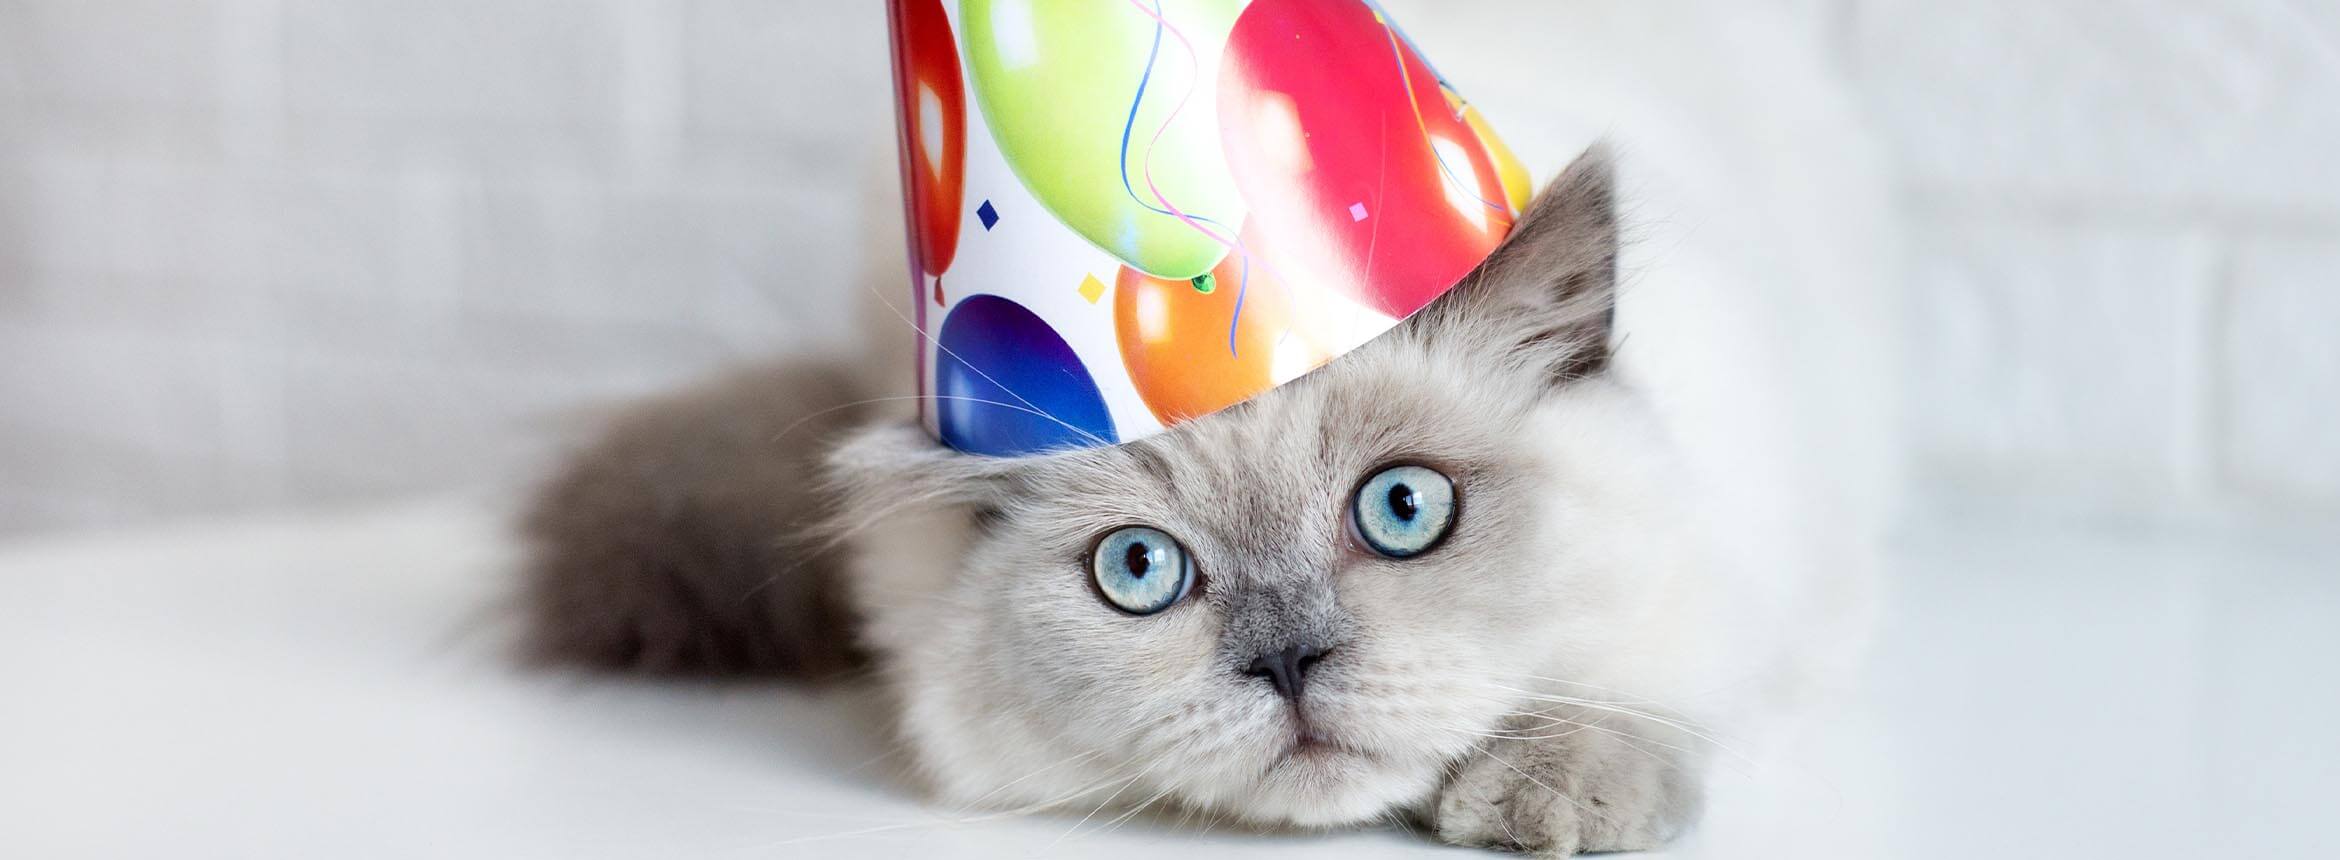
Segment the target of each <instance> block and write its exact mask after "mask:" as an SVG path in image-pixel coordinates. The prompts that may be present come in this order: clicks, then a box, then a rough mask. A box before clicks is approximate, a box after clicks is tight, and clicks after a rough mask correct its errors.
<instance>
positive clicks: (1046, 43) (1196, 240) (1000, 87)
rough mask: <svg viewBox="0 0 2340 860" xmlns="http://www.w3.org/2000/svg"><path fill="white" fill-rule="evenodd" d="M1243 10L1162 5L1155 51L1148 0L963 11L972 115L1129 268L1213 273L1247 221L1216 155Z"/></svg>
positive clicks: (972, 1) (983, 0) (1050, 199)
mask: <svg viewBox="0 0 2340 860" xmlns="http://www.w3.org/2000/svg"><path fill="white" fill-rule="evenodd" d="M1244 2H1245V0H1160V6H1159V8H1160V9H1161V12H1162V17H1163V19H1164V20H1165V21H1166V22H1167V25H1166V26H1163V27H1161V28H1160V34H1161V43H1160V47H1159V49H1158V50H1157V49H1156V47H1155V34H1156V32H1157V24H1156V21H1155V19H1154V17H1153V15H1152V14H1151V10H1152V9H1153V8H1154V6H1153V3H1152V2H1150V0H1140V2H1138V3H1131V2H1127V0H962V2H961V3H960V5H959V26H960V32H961V33H962V34H963V36H964V42H965V45H964V49H965V54H966V57H967V70H968V72H969V75H968V76H969V78H971V79H972V81H973V84H974V90H975V100H976V104H977V105H978V106H979V107H980V108H981V109H982V111H983V120H984V123H985V124H986V125H988V126H990V127H991V137H992V139H993V140H995V141H997V142H998V143H999V150H1000V152H1001V153H1002V154H1004V155H1006V156H1007V162H1008V166H1009V167H1010V168H1011V169H1013V170H1014V171H1015V173H1016V178H1018V179H1021V180H1023V182H1024V187H1025V188H1027V189H1029V190H1030V191H1031V192H1032V196H1033V197H1035V198H1037V199H1038V200H1039V201H1040V204H1041V205H1042V206H1045V207H1047V208H1048V211H1049V212H1050V213H1051V214H1054V215H1055V216H1056V217H1057V220H1059V221H1063V222H1064V224H1065V226H1068V227H1071V228H1072V229H1073V230H1074V231H1075V232H1078V233H1080V234H1081V235H1082V236H1083V237H1086V238H1087V239H1088V240H1089V241H1090V242H1092V243H1094V244H1096V246H1097V247H1099V248H1103V249H1104V250H1105V251H1106V252H1107V253H1110V254H1112V255H1113V256H1115V257H1118V258H1120V259H1121V261H1122V262H1124V263H1128V264H1129V266H1130V267H1131V268H1133V269H1137V270H1138V271H1141V272H1144V273H1146V274H1149V275H1153V276H1155V277H1159V278H1168V279H1180V280H1183V279H1187V278H1192V277H1194V276H1196V275H1200V274H1203V273H1205V272H1208V271H1210V270H1211V267H1212V266H1215V265H1217V264H1218V262H1219V260H1220V259H1221V258H1224V257H1225V256H1226V255H1227V243H1228V242H1232V241H1233V240H1234V239H1235V233H1236V230H1237V229H1238V228H1239V227H1240V226H1241V224H1242V219H1243V199H1242V197H1241V195H1240V194H1238V193H1237V191H1236V189H1235V179H1234V177H1233V175H1232V174H1231V173H1230V172H1229V171H1228V169H1227V163H1226V157H1225V156H1224V155H1223V154H1221V152H1220V149H1219V120H1218V110H1219V104H1218V87H1217V82H1218V76H1219V54H1220V52H1221V50H1222V49H1223V48H1224V47H1225V45H1226V43H1227V33H1228V31H1229V30H1232V29H1233V28H1234V26H1235V18H1236V16H1237V15H1238V14H1240V13H1241V12H1242V11H1243V5H1244ZM1180 36H1183V37H1184V39H1180V38H1179V37H1180ZM1190 48H1191V53H1190V52H1189V49H1190ZM1149 54H1151V55H1152V56H1153V63H1152V65H1151V67H1150V68H1149V66H1148V64H1147V58H1148V55H1149ZM1141 79H1142V80H1144V82H1145V95H1144V98H1143V100H1142V101H1141V100H1140V99H1139V98H1138V88H1139V82H1140V80H1141ZM1182 102H1183V103H1182ZM1133 103H1135V104H1136V105H1137V110H1136V113H1135V117H1134V119H1133V118H1132V113H1131V109H1130V108H1131V105H1132V104H1133ZM1165 123H1167V126H1165ZM1125 128H1126V129H1127V132H1128V143H1127V148H1128V149H1127V165H1128V173H1127V175H1126V179H1127V184H1126V185H1125V184H1124V178H1125V177H1124V174H1123V164H1124V157H1123V145H1124V144H1123V130H1124V129H1125ZM1157 132H1158V133H1159V136H1158V137H1157ZM1149 178H1150V179H1151V182H1150V184H1149V181H1148V180H1149ZM1157 189H1158V190H1159V193H1160V199H1157V198H1156V196H1155V194H1156V190H1157ZM1164 201H1167V204H1168V205H1164ZM1164 209H1174V210H1176V211H1178V212H1183V213H1185V214H1186V215H1187V216H1188V217H1189V218H1192V219H1194V220H1195V221H1198V222H1200V229H1198V228H1197V225H1194V224H1189V223H1187V222H1186V220H1185V219H1181V218H1179V217H1176V216H1174V215H1171V214H1167V213H1165V212H1162V211H1157V210H1164ZM1206 230H1207V231H1209V232H1207V233H1206V232H1205V231H1206ZM1211 233H1216V234H1218V236H1219V237H1220V238H1213V237H1212V236H1211V235H1210V234H1211Z"/></svg>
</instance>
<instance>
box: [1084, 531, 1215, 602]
mask: <svg viewBox="0 0 2340 860" xmlns="http://www.w3.org/2000/svg"><path fill="white" fill-rule="evenodd" d="M1089 576H1090V577H1091V578H1092V579H1094V580H1095V581H1096V583H1097V593H1098V594H1100V595H1103V596H1104V597H1105V602H1107V603H1110V604H1113V608H1115V609H1119V610H1121V611H1123V612H1127V613H1129V614H1131V615H1152V614H1154V613H1156V612H1160V611H1162V610H1164V609H1168V608H1170V607H1171V605H1172V604H1175V603H1177V602H1178V601H1179V599H1180V598H1183V597H1185V596H1186V592H1187V591H1188V590H1189V589H1191V588H1193V586H1194V561H1193V560H1192V559H1189V558H1188V557H1187V555H1186V547H1183V546H1179V545H1178V540H1177V539H1176V538H1173V537H1171V536H1170V535H1169V534H1168V533H1166V532H1164V531H1162V530H1161V529H1154V528H1147V527H1145V526H1124V527H1122V528H1118V529H1114V530H1113V531H1111V532H1108V533H1106V535H1105V537H1104V539H1103V540H1099V541H1097V548H1096V549H1094V550H1091V551H1090V552H1089Z"/></svg>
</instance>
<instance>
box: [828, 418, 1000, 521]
mask: <svg viewBox="0 0 2340 860" xmlns="http://www.w3.org/2000/svg"><path fill="white" fill-rule="evenodd" d="M827 463H828V476H829V483H830V485H831V487H832V488H833V489H834V490H835V491H836V493H837V494H838V496H839V497H840V498H841V500H842V501H843V503H844V504H843V505H842V510H840V511H839V514H840V515H841V516H842V518H843V519H845V520H846V521H848V522H864V523H866V522H877V521H880V520H883V519H884V518H886V517H888V516H891V515H893V514H898V513H912V512H918V511H933V510H941V509H948V508H962V509H969V510H978V511H979V510H984V509H989V508H996V507H999V506H1000V505H1002V504H1004V503H1005V502H1006V501H1007V499H1008V497H1009V495H1010V493H1011V492H1012V491H1013V490H1014V488H1015V483H1016V466H1017V464H1018V461H1017V460H1015V459H1013V458H1007V457H980V456H976V455H974V454H966V453H961V452H959V451H956V450H953V449H951V448H950V447H949V446H946V445H944V444H942V443H941V442H938V441H935V438H934V437H933V436H931V435H928V434H927V432H926V431H925V430H923V429H921V428H919V427H918V425H916V424H915V423H911V422H900V423H895V422H887V423H882V424H877V425H873V426H869V427H865V428H862V429H861V430H858V431H855V432H854V433H852V434H850V435H848V436H846V437H845V439H844V441H842V442H841V443H839V444H838V445H837V447H835V448H833V449H831V450H830V452H829V456H828V461H827Z"/></svg>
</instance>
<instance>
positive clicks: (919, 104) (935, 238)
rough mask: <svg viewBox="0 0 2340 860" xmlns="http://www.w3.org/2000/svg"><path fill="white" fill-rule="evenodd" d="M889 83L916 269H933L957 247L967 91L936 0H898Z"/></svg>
mask: <svg viewBox="0 0 2340 860" xmlns="http://www.w3.org/2000/svg"><path fill="white" fill-rule="evenodd" d="M893 9H894V16H895V20H894V30H893V32H894V89H895V93H894V95H895V98H896V99H897V101H896V106H897V110H899V111H900V116H899V119H900V126H901V134H902V150H903V152H902V184H903V193H904V194H905V195H906V196H907V201H906V202H907V203H908V205H909V216H910V233H911V236H912V239H911V241H912V242H913V243H914V244H913V248H914V249H915V254H916V257H917V259H916V260H915V262H916V263H917V265H918V269H919V271H921V272H923V273H925V274H927V275H940V274H942V273H943V272H945V271H947V270H949V269H950V267H951V258H952V257H953V256H954V255H956V254H957V253H958V249H959V210H960V208H961V205H962V204H963V203H964V202H965V199H966V159H967V93H966V86H965V84H964V83H963V82H962V80H961V79H960V77H959V49H958V48H957V47H956V45H955V40H954V39H953V38H952V36H951V22H950V19H949V18H947V17H945V16H944V14H943V7H942V0H898V2H896V3H895V4H894V6H893Z"/></svg>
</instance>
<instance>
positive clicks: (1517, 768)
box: [1432, 725, 1703, 857]
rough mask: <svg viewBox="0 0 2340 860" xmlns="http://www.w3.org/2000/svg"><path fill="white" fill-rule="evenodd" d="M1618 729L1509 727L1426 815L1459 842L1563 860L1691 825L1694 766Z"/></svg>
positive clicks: (1667, 836)
mask: <svg viewBox="0 0 2340 860" xmlns="http://www.w3.org/2000/svg"><path fill="white" fill-rule="evenodd" d="M1624 731H1625V730H1623V729H1621V728H1609V727H1607V726H1601V727H1597V728H1584V727H1579V726H1569V725H1561V726H1557V727H1545V728H1543V729H1541V730H1538V729H1535V728H1533V727H1532V726H1531V727H1526V728H1515V729H1511V730H1508V731H1506V732H1505V733H1504V734H1506V735H1508V736H1509V737H1507V738H1505V739H1501V740H1489V741H1487V742H1485V743H1483V744H1481V746H1480V749H1479V751H1478V752H1475V753H1473V754H1472V756H1471V757H1470V758H1469V759H1467V760H1465V761H1464V762H1463V765H1462V768H1461V770H1460V772H1458V773H1457V774H1455V776H1454V778H1453V779H1452V780H1450V781H1449V782H1448V783H1447V784H1446V787H1445V788H1443V789H1441V790H1440V791H1439V794H1438V798H1437V805H1436V807H1435V808H1434V809H1433V810H1432V815H1433V817H1434V820H1433V824H1434V825H1435V826H1436V828H1437V831H1438V837H1439V838H1440V839H1443V840H1445V841H1447V842H1449V843H1452V844H1455V845H1468V846H1476V847H1484V848H1499V849H1503V850H1508V851H1524V852H1528V853H1532V854H1536V855H1538V856H1544V857H1568V856H1572V855H1575V854H1579V853H1585V852H1595V851H1639V850H1645V849H1650V848H1656V847H1659V846H1661V845H1664V844H1665V843H1666V842H1667V841H1669V840H1671V839H1673V838H1674V837H1675V836H1677V835H1679V834H1680V833H1681V832H1682V831H1683V830H1684V829H1686V828H1688V827H1689V826H1690V824H1691V823H1692V822H1694V821H1695V820H1697V817H1698V811H1699V808H1700V805H1701V802H1702V798H1703V788H1702V787H1701V785H1700V782H1699V776H1698V773H1697V772H1696V767H1695V764H1694V763H1692V762H1690V761H1688V760H1687V758H1686V757H1685V756H1683V755H1681V754H1680V753H1678V752H1676V751H1675V750H1673V749H1668V748H1667V746H1662V745H1660V744H1661V743H1666V742H1655V741H1652V740H1648V739H1643V738H1640V737H1637V736H1633V735H1628V734H1625V733H1624Z"/></svg>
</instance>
